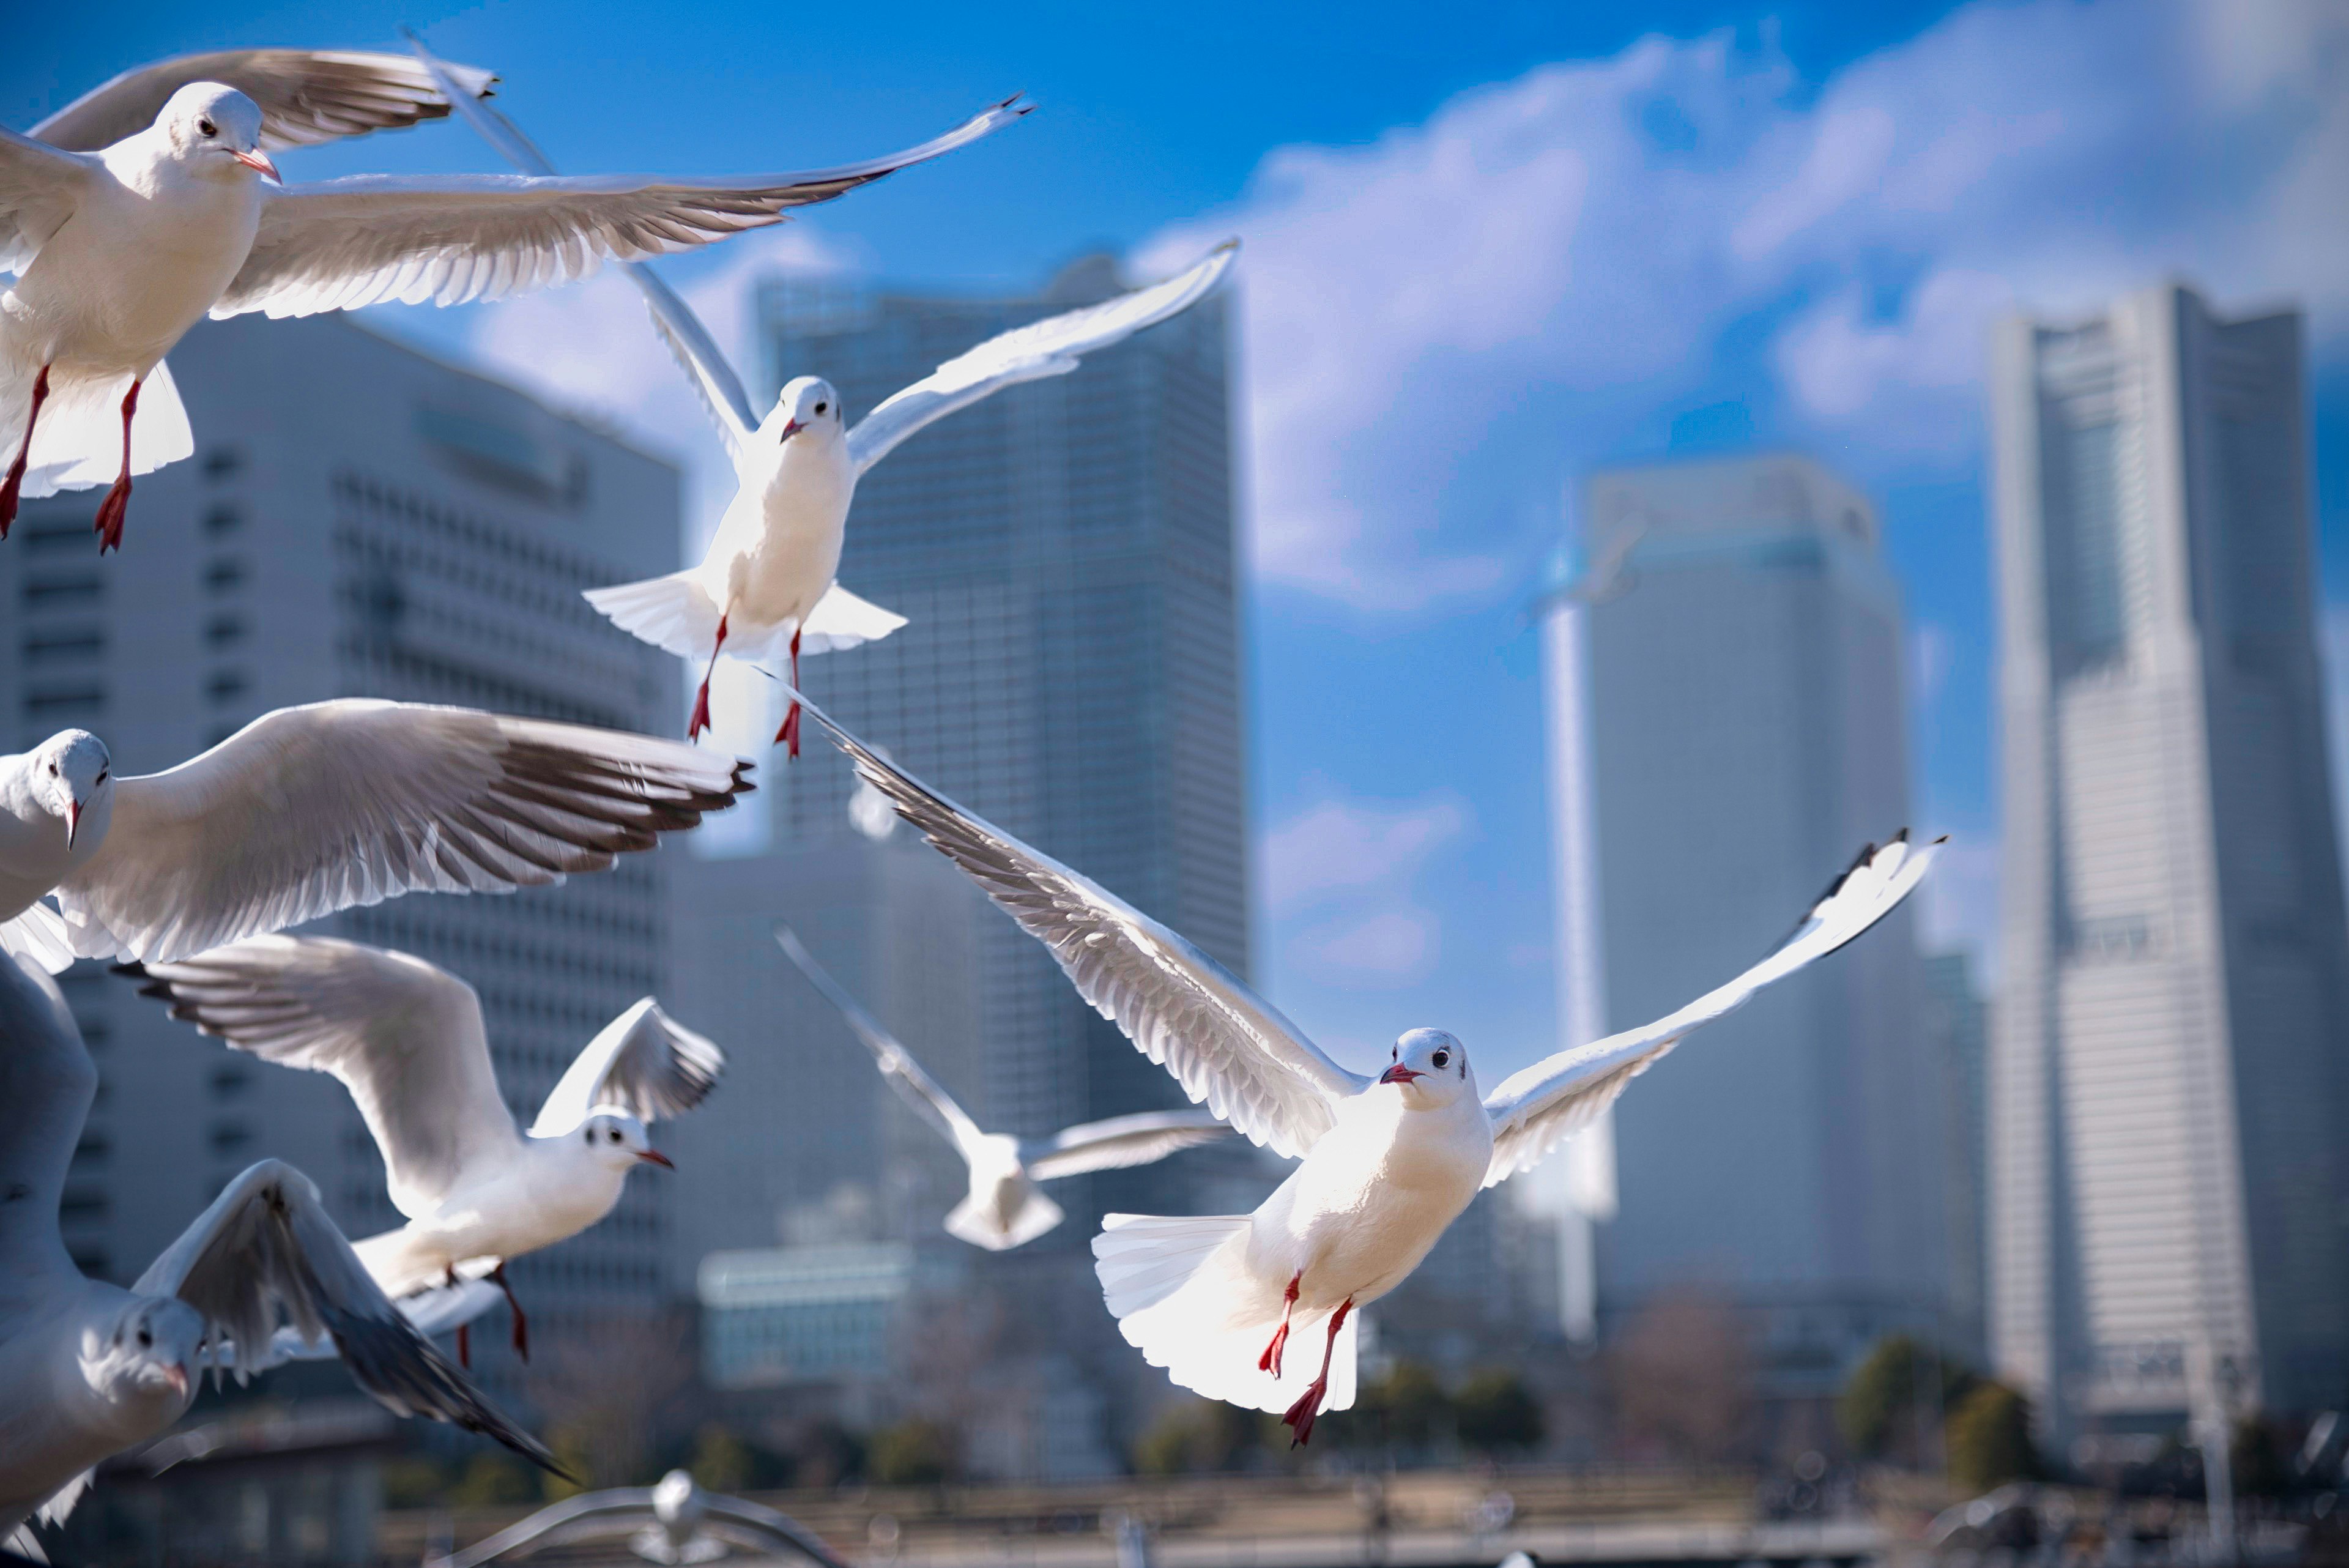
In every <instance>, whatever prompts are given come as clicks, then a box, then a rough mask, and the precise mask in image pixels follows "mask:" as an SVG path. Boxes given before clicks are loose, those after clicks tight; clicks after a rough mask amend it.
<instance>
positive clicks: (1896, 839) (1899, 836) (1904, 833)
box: [1891, 827, 1909, 844]
mask: <svg viewBox="0 0 2349 1568" xmlns="http://www.w3.org/2000/svg"><path fill="white" fill-rule="evenodd" d="M1891 842H1893V843H1895V844H1906V843H1908V842H1909V830H1908V829H1907V828H1905V827H1904V828H1902V829H1901V830H1900V831H1899V832H1898V833H1896V834H1894V835H1893V836H1892V839H1891Z"/></svg>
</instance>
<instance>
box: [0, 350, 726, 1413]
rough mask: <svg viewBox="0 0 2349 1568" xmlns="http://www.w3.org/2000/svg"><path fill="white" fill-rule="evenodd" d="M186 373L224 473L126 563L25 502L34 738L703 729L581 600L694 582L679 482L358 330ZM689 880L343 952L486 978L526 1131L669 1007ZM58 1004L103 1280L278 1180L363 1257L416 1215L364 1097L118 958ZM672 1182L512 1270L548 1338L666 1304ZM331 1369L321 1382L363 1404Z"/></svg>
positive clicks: (23, 730) (76, 1198) (68, 1219)
mask: <svg viewBox="0 0 2349 1568" xmlns="http://www.w3.org/2000/svg"><path fill="white" fill-rule="evenodd" d="M171 366H172V370H173V373H174V375H175V376H176V377H177V378H178V380H179V383H180V385H181V386H182V387H184V388H185V389H187V397H188V409H189V417H190V419H191V422H192V423H193V426H194V431H195V439H196V455H195V457H194V458H193V459H192V460H191V461H189V462H181V463H176V464H173V465H172V466H171V467H170V468H167V469H165V470H163V471H162V472H159V473H154V474H150V475H148V476H146V477H143V478H141V479H140V481H139V482H138V488H137V493H136V496H135V497H134V499H133V502H132V504H131V510H130V522H129V531H128V535H127V538H126V542H125V547H124V549H123V550H122V552H121V553H120V554H119V556H109V557H108V558H107V559H105V560H103V561H101V560H100V559H99V558H98V551H97V545H96V542H95V540H94V538H93V536H92V535H91V532H90V518H91V514H93V512H94V511H95V510H96V504H97V493H96V492H83V493H69V494H66V495H60V496H57V497H54V498H51V499H48V500H45V501H36V502H32V503H29V504H26V508H25V511H24V514H23V515H22V516H21V517H20V519H19V520H18V522H17V524H16V528H15V529H14V530H13V531H12V535H11V537H10V539H9V543H8V548H6V549H5V550H0V604H5V605H6V606H7V614H6V616H5V621H0V624H5V627H6V628H7V631H6V635H5V637H0V704H5V706H0V712H5V714H6V717H7V722H8V723H9V725H10V727H11V731H12V739H13V742H15V744H16V746H18V747H21V746H23V745H26V744H30V743H32V742H36V741H37V740H39V739H41V738H43V737H45V736H47V735H49V734H51V733H54V732H57V731H58V730H61V729H65V728H67V727H68V726H79V727H82V728H86V729H88V730H91V731H93V732H96V733H98V735H99V736H101V737H102V738H103V739H104V740H105V741H106V742H107V744H108V745H109V747H110V748H111V750H112V752H113V754H114V758H115V763H116V766H117V767H118V768H119V770H121V771H122V772H125V773H151V772H156V771H159V770H160V769H163V768H167V767H170V766H171V765H173V764H175V763H179V762H181V761H183V760H185V759H186V758H188V757H191V756H193V755H194V754H196V753H198V752H199V751H202V749H203V748H205V747H206V746H209V745H211V744H212V742H216V741H219V740H221V739H222V738H224V737H226V736H227V735H229V734H231V733H233V732H235V731H236V730H237V729H238V728H239V727H240V726H242V725H243V724H244V723H246V722H248V721H250V720H252V719H254V718H255V717H257V716H258V715H259V714H261V713H263V712H264V711H267V710H269V709H272V708H277V707H284V706H289V705H292V704H295V703H301V702H315V701H321V700H324V699H326V698H333V697H348V696H368V697H390V698H398V699H403V700H407V701H424V702H453V703H462V704H466V705H469V706H473V707H480V708H488V709H494V710H496V711H501V712H507V713H520V714H527V715H532V716H535V717H541V718H549V719H560V720H565V721H569V722H578V723H588V724H600V725H607V726H610V727H612V728H616V729H623V730H641V731H650V732H655V733H661V732H668V731H670V730H672V729H673V728H674V727H675V726H677V725H678V723H679V722H680V714H681V709H680V706H679V703H678V691H677V688H676V684H675V682H674V681H673V680H671V679H670V676H669V670H668V669H667V663H668V661H667V660H666V659H664V658H663V657H662V656H661V655H659V654H657V653H656V652H654V651H653V650H652V649H648V648H646V647H644V646H643V645H641V644H639V643H636V642H635V641H634V640H632V639H628V638H626V637H625V636H622V635H620V634H618V633H617V632H616V631H614V630H613V629H612V628H610V627H609V626H608V625H607V624H606V623H605V621H604V620H603V619H602V618H600V617H598V616H597V615H595V612H594V611H593V610H591V609H589V608H588V607H587V606H586V604H585V602H584V601H583V600H581V598H580V597H579V590H580V589H581V588H583V587H591V586H594V585H596V584H601V583H608V582H614V581H618V580H621V579H623V578H626V577H634V576H646V575H648V574H650V573H652V572H656V571H661V570H665V569H667V567H668V566H670V564H671V561H670V557H671V555H672V552H673V545H672V543H671V541H672V540H673V539H674V537H675V529H676V522H677V516H678V476H677V472H676V470H675V469H674V468H673V467H672V466H671V465H670V464H669V463H667V462H664V461H662V460H661V459H659V458H657V457H653V456H650V455H648V454H647V453H645V452H639V451H637V450H636V449H635V448H632V447H630V446H628V445H626V444H625V443H623V442H621V441H617V440H616V439H614V438H613V437H611V436H610V435H607V434H605V433H602V432H600V431H595V430H592V429H590V428H588V427H586V426H585V425H583V424H580V423H578V422H576V421H572V420H567V419H564V418H561V417H558V416H557V415H555V414H554V413H551V412H549V411H548V410H546V409H544V408H543V407H542V406H541V405H539V404H538V403H536V402H534V401H533V400H531V399H529V398H527V397H524V396H523V394H521V393H519V392H517V391H514V390H513V389H511V388H508V387H505V386H503V385H501V384H499V383H497V382H494V381H491V380H487V379H483V378H481V377H479V376H476V375H472V374H470V373H468V372H466V371H463V370H460V369H453V368H451V367H450V366H448V365H444V364H441V363H439V362H437V361H435V360H433V359H430V358H426V357H425V356H423V355H420V354H419V353H416V352H415V351H413V350H411V349H409V348H403V347H401V346H399V345H398V344H395V343H392V342H390V341H388V340H387V339H385V338H383V337H378V335H376V334H375V333H373V332H370V331H368V330H367V328H366V327H361V326H360V325H358V324H357V322H355V321H354V320H353V319H352V318H350V317H343V316H326V317H314V318H311V319H307V320H302V321H291V322H271V321H266V320H264V319H262V318H260V317H239V318H237V319H235V320H233V321H227V322H218V323H207V324H205V325H202V326H200V327H197V328H196V329H195V330H194V331H193V332H191V333H190V334H189V336H188V337H187V339H186V341H185V342H184V343H182V344H181V346H180V347H179V348H177V349H175V350H174V351H173V353H172V356H171ZM661 879H662V867H661V866H660V865H659V863H658V858H657V857H655V856H651V855H639V856H632V857H626V858H624V859H622V860H621V861H620V863H619V864H618V865H617V867H615V868H614V869H613V870H611V871H609V872H605V873H603V874H600V875H596V876H592V877H580V878H578V879H576V880H574V881H573V882H571V883H570V884H568V885H567V886H564V887H561V888H546V889H539V890H534V891H528V892H523V893H521V894H517V895H514V896H512V897H498V898H450V897H424V896H419V897H411V898H401V899H398V900H395V901H393V902H391V903H388V904H385V905H381V906H378V907H377V908H375V909H357V910H353V911H350V912H349V913H347V914H345V915H343V916H340V917H337V918H336V919H333V920H330V921H326V922H322V923H321V926H320V928H319V929H324V930H328V931H332V932H334V933H336V934H339V935H344V936H348V937H351V938H354V939H356V940H362V941H368V942H375V943H378V944H381V945H384V946H388V947H394V948H398V949H401V950H405V951H408V952H412V953H415V954H417V955H418V956H419V957H422V958H426V959H429V960H431V961H433V962H435V963H439V964H441V965H443V966H444V967H446V968H448V969H449V970H450V971H453V972H454V973H456V974H457V975H459V976H460V978H462V979H464V980H465V981H468V982H470V983H471V985H472V986H473V987H474V988H475V989H476V990H477V991H478V992H480V993H481V1007H482V1012H483V1014H484V1016H485V1017H486V1019H487V1021H488V1024H489V1033H490V1039H491V1042H492V1053H493V1054H494V1057H495V1060H496V1064H497V1070H498V1076H499V1079H500V1082H501V1084H502V1086H503V1088H504V1090H505V1093H506V1095H507V1096H508V1099H509V1102H510V1104H511V1105H512V1107H513V1109H514V1110H515V1111H516V1112H517V1113H518V1114H520V1115H522V1116H524V1117H528V1116H532V1115H534V1114H535V1112H536V1109H537V1106H538V1103H539V1101H540V1100H541V1099H542V1098H543V1096H545V1094H546V1092H547V1091H548V1090H549V1089H550V1088H552V1087H553V1086H554V1081H555V1079H556V1078H557V1077H558V1076H559V1075H561V1073H562V1071H563V1069H564V1067H565V1066H567V1065H568V1064H570V1062H571V1059H572V1057H573V1056H574V1055H575V1054H577V1052H578V1050H579V1048H580V1047H581V1046H582V1045H584V1044H586V1042H587V1041H588V1039H589V1038H590V1037H591V1036H592V1035H593V1034H594V1033H595V1031H596V1030H598V1029H600V1028H601V1027H602V1026H603V1025H604V1024H605V1023H606V1022H607V1021H609V1020H610V1018H611V1017H612V1016H613V1015H614V1014H616V1013H617V1012H620V1011H621V1010H622V1009H624V1008H626V1006H627V1005H628V1004H629V1003H630V1002H634V1001H635V1000H636V998H637V997H639V996H642V995H644V994H646V993H647V992H663V991H665V989H666V987H667V948H666V947H665V945H664V943H663V940H662V931H661V927H662V917H663V911H664V909H665V907H666V906H665V904H664V902H663V899H662V896H661ZM63 979H64V984H65V988H66V992H67V996H68V997H69V998H70V999H71V1000H72V1002H73V1007H74V1012H75V1014H76V1016H77V1017H78V1019H79V1020H80V1022H81V1025H82V1029H83V1033H84V1035H85V1037H86V1038H87V1039H88V1043H89V1046H90V1049H91V1051H92V1053H93V1054H95V1056H96V1057H97V1060H98V1067H99V1072H100V1078H101V1086H100V1089H99V1095H98V1104H97V1106H96V1108H95V1110H94V1111H93V1113H92V1115H91V1116H90V1119H89V1126H88V1131H87V1132H86V1133H85V1134H84V1136H83V1139H82V1143H81V1147H80V1148H79V1149H78V1152H77V1153H76V1156H75V1159H74V1165H73V1170H72V1175H71V1178H70V1182H69V1185H68V1187H67V1194H66V1199H65V1204H64V1217H65V1228H66V1237H67V1245H68V1246H69V1247H70V1249H71V1250H72V1251H73V1254H74V1256H75V1258H76V1259H77V1260H78V1262H80V1263H81V1265H82V1267H83V1268H84V1269H85V1270H87V1271H88V1272H91V1273H93V1274H97V1275H100V1276H102V1277H105V1278H108V1279H111V1280H114V1281H116V1282H120V1283H128V1282H129V1281H131V1280H132V1279H134V1278H136V1277H137V1276H138V1274H139V1273H140V1271H141V1270H143V1269H144V1268H145V1267H146V1266H147V1264H148V1263H149V1262H150V1261H152V1260H153V1258H154V1257H155V1256H156V1254H157V1253H159V1252H160V1251H162V1249H163V1248H164V1247H165V1246H166V1245H168V1244H169V1243H170V1242H171V1241H172V1240H173V1239H174V1238H176V1237H177V1236H178V1235H179V1233H180V1232H181V1231H182V1230H183V1229H185V1227H186V1226H187V1225H188V1223H189V1222H190V1221H191V1220H193V1219H194V1218H195V1217H196V1215H197V1214H198V1212H200V1211H201V1210H202V1207H203V1205H204V1204H205V1203H206V1202H208V1201H210V1199H212V1196H213V1195H214V1194H215V1193H216V1192H217V1191H218V1190H219V1189H220V1188H221V1187H222V1184H224V1183H225V1182H226V1181H227V1180H228V1179H229V1178H231V1177H232V1176H233V1175H234V1174H235V1173H236V1172H238V1171H240V1170H242V1169H243V1168H245V1167H246V1166H248V1165H250V1164H251V1163H252V1162H253V1161H254V1160H256V1159H259V1158H263V1157H264V1156H274V1157H277V1158H284V1159H286V1160H288V1161H290V1162H292V1163H293V1164H294V1165H295V1166H296V1167H298V1168H301V1169H302V1170H304V1171H305V1172H306V1173H307V1174H308V1175H309V1176H310V1177H311V1179H313V1180H315V1181H316V1183H317V1184H318V1188H319V1190H320V1191H321V1192H322V1193H324V1194H325V1196H326V1201H327V1204H328V1206H329V1208H330V1209H331V1210H332V1212H333V1213H334V1216H335V1218H336V1221H337V1222H338V1223H340V1224H341V1225H342V1227H343V1228H344V1230H345V1231H347V1232H349V1233H350V1234H352V1235H354V1236H363V1235H368V1234H372V1233H374V1232H376V1231H383V1230H387V1229H389V1228H391V1227H393V1226H396V1225H398V1224H400V1223H401V1222H402V1220H401V1217H400V1215H399V1214H398V1212H397V1211H396V1210H393V1209H392V1207H391V1205H390V1201H389V1199H388V1197H387V1196H386V1194H385V1191H384V1183H383V1168H382V1163H381V1161H380V1159H379V1158H378V1156H377V1154H376V1149H375V1145H374V1142H373V1141H372V1139H370V1138H369V1137H368V1136H367V1129H366V1127H364V1125H362V1123H361V1122H360V1119H359V1116H358V1113H357V1109H356V1108H355V1107H354V1106H352V1104H351V1101H350V1097H349V1096H348V1095H347V1094H346V1093H345V1091H344V1090H343V1087H342V1085H339V1084H337V1083H336V1082H335V1081H334V1080H333V1079H331V1078H329V1077H327V1076H326V1075H323V1074H311V1073H297V1072H290V1071H287V1070H285V1069H284V1068H279V1067H272V1066H269V1065H266V1064H264V1063H261V1062H259V1061H256V1060H254V1059H253V1058H251V1057H248V1056H245V1055H243V1054H238V1053H235V1052H232V1051H230V1050H228V1049H227V1048H225V1047H224V1046H222V1045H221V1044H219V1043H218V1042H215V1041H210V1040H206V1039H203V1038H202V1037H201V1036H199V1035H198V1034H197V1033H196V1032H195V1031H194V1029H193V1028H191V1026H189V1025H187V1024H184V1023H174V1022H172V1021H171V1019H170V1018H169V1017H167V1016H166V1015H165V1013H164V1012H163V1009H162V1008H161V1007H160V1005H159V1004H158V1003H156V1002H151V1001H149V1000H146V999H143V998H140V997H139V996H137V995H135V994H134V993H133V991H132V988H131V986H130V984H129V983H128V982H126V981H122V980H120V979H118V978H116V977H114V976H112V975H110V974H109V973H108V972H107V971H106V970H105V969H104V967H102V966H100V965H98V964H92V963H85V964H81V965H78V966H77V967H76V968H75V969H74V970H73V971H70V972H68V973H67V975H66V976H64V977H63ZM680 1016H682V1017H684V1018H685V1019H686V1020H687V1021H688V1022H695V1020H694V1019H693V1015H692V1011H691V1009H690V1008H687V1009H683V1010H681V1012H680ZM659 1174H660V1173H658V1172H653V1173H651V1175H652V1177H653V1179H649V1180H648V1179H645V1178H643V1177H639V1178H637V1179H635V1180H633V1181H631V1182H629V1183H628V1188H627V1192H626V1196H625V1197H624V1198H623V1199H622V1200H621V1203H620V1206H619V1208H618V1209H617V1210H616V1211H615V1212H614V1214H613V1215H612V1217H611V1218H610V1219H609V1220H605V1222H604V1223H603V1224H601V1225H599V1226H597V1227H595V1229H594V1230H592V1231H588V1232H587V1233H586V1234H585V1235H583V1236H581V1237H580V1238H578V1239H577V1240H576V1241H572V1242H570V1243H568V1244H566V1245H564V1247H561V1248H557V1249H554V1250H552V1251H547V1252H543V1253H539V1254H535V1255H533V1256H531V1257H528V1258H524V1259H523V1260H521V1261H519V1262H517V1263H516V1264H515V1265H514V1266H513V1268H512V1271H511V1274H512V1281H513V1285H514V1289H515V1291H516V1293H518V1295H519V1296H520V1297H521V1299H522V1301H523V1304H524V1306H525V1307H526V1308H527V1309H528V1310H529V1311H530V1313H531V1314H532V1316H533V1320H534V1325H535V1327H536V1330H537V1333H538V1335H539V1343H540V1344H541V1345H549V1344H560V1343H561V1342H562V1341H563V1339H564V1336H565V1335H566V1334H568V1333H570V1332H572V1331H573V1330H574V1329H576V1328H578V1327H579V1326H580V1325H582V1324H585V1322H587V1321H588V1320H589V1319H591V1318H593V1317H595V1316H597V1315H600V1314H609V1313H612V1312H636V1313H641V1312H649V1311H651V1310H652V1309H653V1308H654V1307H656V1306H657V1304H658V1303H659V1302H660V1301H661V1300H662V1297H663V1294H664V1292H665V1290H666V1287H667V1280H666V1276H665V1273H664V1268H663V1265H664V1263H665V1262H666V1258H665V1253H664V1251H663V1240H664V1232H665V1228H666V1226H667V1216H668V1214H669V1212H670V1210H669V1208H668V1197H669V1195H668V1194H667V1191H666V1190H665V1189H664V1187H663V1184H662V1182H661V1180H660V1179H659ZM191 1178H192V1179H191ZM502 1321H503V1314H502V1312H501V1313H500V1314H498V1315H497V1316H496V1317H495V1318H492V1320H490V1322H489V1323H487V1324H484V1325H483V1333H482V1334H477V1335H476V1340H477V1344H476V1345H475V1349H476V1352H477V1355H476V1356H475V1363H476V1366H477V1368H478V1369H479V1371H480V1372H481V1375H482V1377H483V1379H484V1381H485V1382H486V1383H487V1384H488V1385H489V1386H490V1387H491V1388H492V1391H493V1393H495V1394H497V1395H498V1396H499V1397H503V1398H508V1399H512V1398H514V1397H517V1396H518V1395H519V1393H520V1389H521V1384H520V1380H519V1377H518V1376H517V1373H518V1368H517V1366H516V1364H515V1362H514V1360H513V1357H512V1355H511V1354H510V1353H509V1352H508V1351H507V1350H506V1349H505V1347H504V1345H503V1343H502V1342H503V1338H504V1335H503V1333H502ZM328 1370H332V1371H333V1376H325V1375H324V1374H323V1373H322V1374H321V1375H320V1376H319V1377H318V1383H319V1386H322V1387H324V1386H332V1387H336V1388H338V1389H340V1390H342V1391H344V1392H347V1390H348V1386H349V1385H348V1382H347V1379H344V1378H342V1377H341V1376H340V1374H339V1370H338V1369H328ZM285 1376H296V1375H285Z"/></svg>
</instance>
